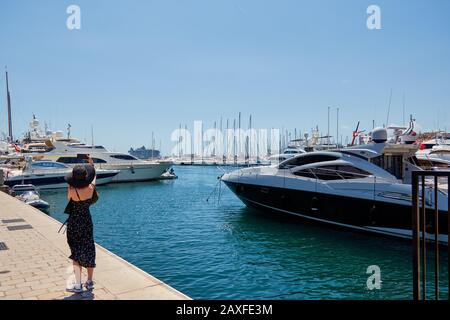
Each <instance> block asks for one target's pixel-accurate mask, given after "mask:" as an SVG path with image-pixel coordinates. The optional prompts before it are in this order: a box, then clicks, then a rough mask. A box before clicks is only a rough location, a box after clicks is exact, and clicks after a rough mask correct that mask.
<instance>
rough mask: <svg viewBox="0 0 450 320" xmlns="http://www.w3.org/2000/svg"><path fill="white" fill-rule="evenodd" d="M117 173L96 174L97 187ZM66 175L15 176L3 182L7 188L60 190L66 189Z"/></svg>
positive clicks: (110, 179)
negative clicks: (19, 185)
mask: <svg viewBox="0 0 450 320" xmlns="http://www.w3.org/2000/svg"><path fill="white" fill-rule="evenodd" d="M117 174H118V173H117V172H105V173H97V180H96V184H97V185H103V184H106V183H109V182H111V181H112V179H113V178H114V177H115V176H116V175H117ZM65 175H66V174H45V175H37V174H36V175H27V176H15V177H11V178H10V179H8V180H6V181H5V184H6V185H7V186H9V187H13V186H15V185H18V184H32V185H34V186H36V187H38V188H39V189H41V190H42V189H60V188H67V182H66V181H65V180H64V177H65Z"/></svg>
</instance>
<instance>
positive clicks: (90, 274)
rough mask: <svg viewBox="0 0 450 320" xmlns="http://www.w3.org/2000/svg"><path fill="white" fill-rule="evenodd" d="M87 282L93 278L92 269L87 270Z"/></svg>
mask: <svg viewBox="0 0 450 320" xmlns="http://www.w3.org/2000/svg"><path fill="white" fill-rule="evenodd" d="M87 274H88V281H92V278H93V277H94V268H87Z"/></svg>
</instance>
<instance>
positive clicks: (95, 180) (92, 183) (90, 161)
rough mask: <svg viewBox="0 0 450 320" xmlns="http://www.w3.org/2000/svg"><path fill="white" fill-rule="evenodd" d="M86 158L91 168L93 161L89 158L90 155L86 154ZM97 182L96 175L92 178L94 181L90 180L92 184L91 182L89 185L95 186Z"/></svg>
mask: <svg viewBox="0 0 450 320" xmlns="http://www.w3.org/2000/svg"><path fill="white" fill-rule="evenodd" d="M87 157H88V159H87V160H88V163H89V164H90V165H91V166H94V160H93V159H92V158H91V155H90V154H88V155H87ZM96 182H97V174H95V177H94V180H92V182H91V185H92V186H95V183H96Z"/></svg>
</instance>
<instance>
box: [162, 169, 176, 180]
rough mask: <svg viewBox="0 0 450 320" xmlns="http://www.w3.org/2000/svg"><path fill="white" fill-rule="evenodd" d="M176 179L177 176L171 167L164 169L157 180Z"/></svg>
mask: <svg viewBox="0 0 450 320" xmlns="http://www.w3.org/2000/svg"><path fill="white" fill-rule="evenodd" d="M173 179H178V176H177V175H176V174H175V171H174V170H173V169H170V170H166V172H164V173H163V174H162V175H161V176H160V177H159V180H173Z"/></svg>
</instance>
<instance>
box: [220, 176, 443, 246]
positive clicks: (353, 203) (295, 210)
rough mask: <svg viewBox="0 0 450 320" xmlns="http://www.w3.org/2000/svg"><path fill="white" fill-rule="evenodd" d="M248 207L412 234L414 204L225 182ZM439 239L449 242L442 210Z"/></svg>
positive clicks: (429, 234)
mask: <svg viewBox="0 0 450 320" xmlns="http://www.w3.org/2000/svg"><path fill="white" fill-rule="evenodd" d="M224 182H225V184H226V185H227V186H228V187H229V188H230V189H231V191H232V192H233V193H235V194H236V196H237V197H238V198H239V199H240V200H241V201H242V202H243V203H244V204H245V205H247V206H248V207H251V208H255V209H257V210H261V211H265V212H271V213H274V214H276V215H279V214H289V215H293V216H297V217H299V218H302V219H306V220H309V221H312V222H316V223H322V224H328V225H332V226H335V227H339V228H347V229H353V230H357V231H362V232H370V233H377V234H383V235H386V236H394V237H400V238H411V237H412V231H411V229H412V221H411V220H412V207H411V204H410V205H402V204H398V203H390V202H384V201H376V200H373V199H362V198H356V197H348V196H342V195H336V194H326V193H318V192H311V191H304V190H298V189H296V190H294V189H286V188H280V187H273V186H262V185H253V184H249V183H237V182H233V181H224ZM439 215H440V216H439V240H440V242H442V243H444V244H447V212H445V211H440V212H439ZM433 224H434V211H432V210H431V209H430V210H428V209H427V225H428V226H429V227H428V228H427V233H426V236H427V238H428V237H429V238H433V239H434V232H435V231H434V227H433Z"/></svg>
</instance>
